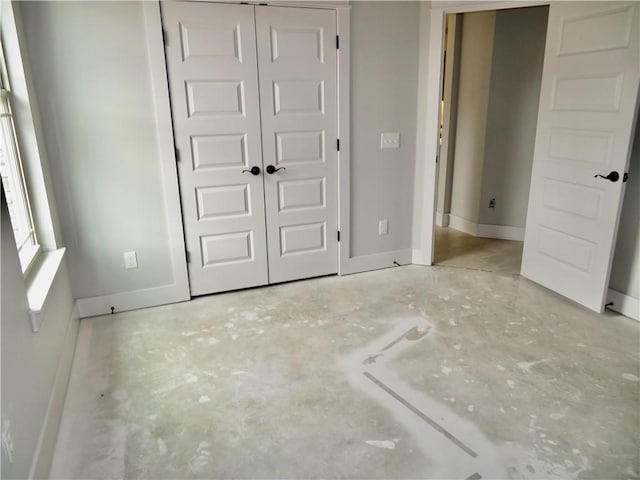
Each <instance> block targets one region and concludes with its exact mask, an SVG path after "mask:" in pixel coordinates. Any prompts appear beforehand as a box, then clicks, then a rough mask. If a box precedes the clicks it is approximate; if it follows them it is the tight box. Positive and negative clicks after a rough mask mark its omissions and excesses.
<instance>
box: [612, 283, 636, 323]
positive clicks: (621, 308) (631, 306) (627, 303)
mask: <svg viewBox="0 0 640 480" xmlns="http://www.w3.org/2000/svg"><path fill="white" fill-rule="evenodd" d="M609 302H613V305H611V306H610V307H607V308H609V309H610V310H613V311H615V312H618V313H621V314H622V315H624V316H625V317H629V318H633V319H634V320H637V321H639V322H640V300H638V299H637V298H633V297H632V296H631V295H625V294H624V293H621V292H618V291H617V290H613V289H611V288H610V289H609V292H608V294H607V303H609Z"/></svg>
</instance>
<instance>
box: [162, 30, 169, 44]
mask: <svg viewBox="0 0 640 480" xmlns="http://www.w3.org/2000/svg"><path fill="white" fill-rule="evenodd" d="M162 43H164V45H165V47H166V46H168V45H169V36H168V35H167V31H166V30H165V29H164V28H163V29H162Z"/></svg>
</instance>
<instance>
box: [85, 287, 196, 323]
mask: <svg viewBox="0 0 640 480" xmlns="http://www.w3.org/2000/svg"><path fill="white" fill-rule="evenodd" d="M190 299H191V296H190V295H189V289H188V286H187V287H186V288H185V287H182V286H180V285H176V284H173V285H163V286H161V287H156V288H147V289H144V290H133V291H131V292H122V293H114V294H112V295H101V296H98V297H87V298H80V299H78V310H79V312H80V318H86V317H95V316H96V315H105V314H109V313H111V307H114V312H124V311H127V310H137V309H139V308H147V307H156V306H158V305H166V304H168V303H176V302H184V301H186V300H190Z"/></svg>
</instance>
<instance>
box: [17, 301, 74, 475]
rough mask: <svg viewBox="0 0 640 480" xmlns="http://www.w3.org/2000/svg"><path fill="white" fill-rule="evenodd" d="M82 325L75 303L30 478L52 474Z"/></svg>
mask: <svg viewBox="0 0 640 480" xmlns="http://www.w3.org/2000/svg"><path fill="white" fill-rule="evenodd" d="M79 327H80V319H79V313H78V305H77V304H75V305H74V306H73V310H72V311H71V318H70V320H69V326H68V327H67V332H66V334H65V337H64V343H63V344H62V352H61V354H60V359H59V360H58V368H57V370H56V376H55V379H54V381H53V388H52V389H51V395H50V396H49V404H48V405H47V411H46V413H45V417H44V422H43V423H42V429H41V430H40V436H39V438H38V443H37V445H36V451H35V453H34V455H33V460H32V462H31V468H30V471H29V478H30V479H31V478H49V468H50V467H51V460H52V459H53V452H54V449H55V446H56V439H57V436H58V427H59V425H60V420H61V418H62V410H63V408H64V400H65V397H66V394H67V385H68V384H69V378H70V376H71V366H72V365H73V356H74V353H75V349H76V340H77V338H78V328H79Z"/></svg>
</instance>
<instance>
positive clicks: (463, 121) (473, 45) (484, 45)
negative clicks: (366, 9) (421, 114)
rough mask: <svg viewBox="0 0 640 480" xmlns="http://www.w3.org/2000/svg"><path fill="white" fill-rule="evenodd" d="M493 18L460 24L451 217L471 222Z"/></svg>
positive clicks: (467, 18)
mask: <svg viewBox="0 0 640 480" xmlns="http://www.w3.org/2000/svg"><path fill="white" fill-rule="evenodd" d="M495 16H496V15H495V12H494V11H490V12H477V13H465V14H464V20H463V22H462V48H461V52H460V55H461V58H460V79H459V83H458V114H457V123H458V126H457V129H456V138H455V158H454V164H453V185H452V193H451V214H452V215H455V216H456V217H460V218H463V219H465V220H468V221H470V222H474V223H478V219H479V199H480V191H481V189H482V164H483V158H484V148H485V138H486V124H487V111H488V107H489V82H490V80H491V63H492V55H493V32H494V27H495Z"/></svg>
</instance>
